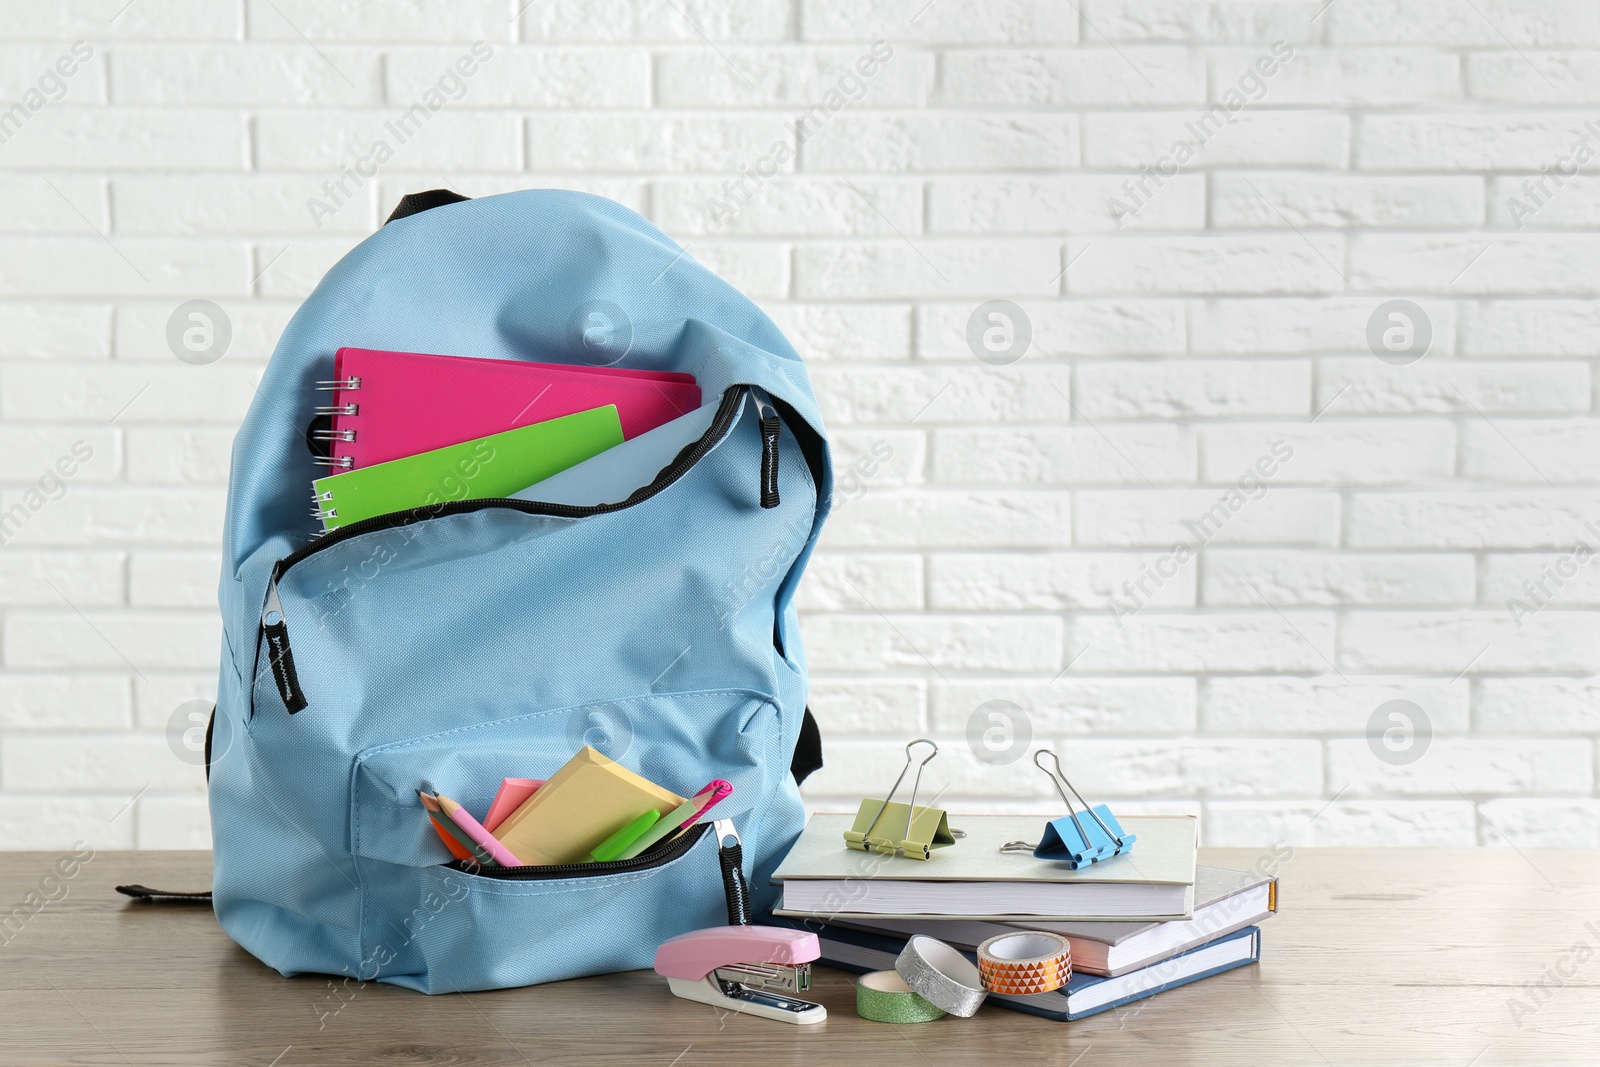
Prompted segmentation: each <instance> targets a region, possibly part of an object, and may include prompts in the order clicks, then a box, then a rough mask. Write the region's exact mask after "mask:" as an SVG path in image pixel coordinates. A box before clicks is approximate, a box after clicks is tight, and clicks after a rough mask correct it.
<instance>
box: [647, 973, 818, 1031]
mask: <svg viewBox="0 0 1600 1067" xmlns="http://www.w3.org/2000/svg"><path fill="white" fill-rule="evenodd" d="M667 986H668V988H670V989H671V990H672V992H673V994H674V995H676V996H680V997H682V998H683V999H685V1000H695V1001H699V1002H700V1003H701V1004H710V1005H711V1006H712V1007H715V1008H726V1009H727V1010H729V1011H738V1012H743V1013H744V1014H746V1015H755V1016H759V1017H760V1018H763V1019H776V1020H778V1021H779V1022H786V1023H799V1024H800V1025H802V1026H803V1025H805V1024H807V1023H820V1022H821V1021H822V1020H824V1019H826V1018H827V1017H828V1009H827V1008H825V1007H823V1006H822V1005H821V1004H813V1003H812V1002H811V1001H809V1000H799V999H797V998H795V997H790V996H785V995H784V994H782V993H774V992H772V991H771V990H768V989H751V988H749V987H747V986H744V985H742V984H740V983H739V982H732V981H729V980H727V979H725V978H718V977H717V975H716V973H715V972H713V973H711V974H708V975H706V976H705V977H704V978H700V979H694V978H668V979H667Z"/></svg>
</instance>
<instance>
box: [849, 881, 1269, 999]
mask: <svg viewBox="0 0 1600 1067" xmlns="http://www.w3.org/2000/svg"><path fill="white" fill-rule="evenodd" d="M1277 910H1278V880H1277V879H1276V878H1274V877H1272V876H1271V875H1264V874H1257V873H1255V872H1253V871H1230V870H1224V869H1223V868H1221V867H1205V866H1200V867H1196V868H1195V879H1194V918H1192V919H1173V920H1171V921H1169V922H1146V923H1138V922H1049V921H1046V920H1031V921H1026V922H1012V923H997V922H985V921H982V920H978V919H847V920H846V919H840V920H835V922H834V924H835V925H837V926H849V927H855V928H857V929H861V930H870V931H874V932H878V933H888V934H895V935H898V936H901V937H909V936H910V935H912V934H926V935H928V936H929V937H936V938H938V939H939V940H940V941H945V942H948V943H949V944H952V945H954V946H956V947H957V948H966V949H976V948H977V947H978V946H979V945H981V944H982V943H983V942H985V941H987V940H988V939H989V938H991V937H996V936H998V935H1000V934H1006V933H1011V932H1012V931H1013V930H1016V929H1019V928H1020V929H1028V930H1045V931H1048V932H1050V933H1055V934H1060V935H1061V936H1062V937H1065V938H1066V939H1067V940H1068V941H1070V942H1071V943H1072V969H1073V970H1074V971H1083V972H1085V973H1087V974H1098V975H1104V976H1106V977H1109V978H1115V977H1118V976H1120V975H1124V974H1127V973H1129V972H1130V971H1136V970H1138V969H1139V968H1141V967H1146V966H1148V965H1150V964H1152V963H1157V962H1159V961H1161V960H1164V959H1167V958H1169V957H1172V956H1176V955H1179V954H1180V953H1183V952H1187V951H1188V950H1189V949H1192V948H1198V947H1199V946H1201V945H1204V944H1207V943H1209V942H1211V941H1215V940H1216V939H1218V938H1220V937H1225V936H1227V935H1228V934H1231V933H1233V932H1234V931H1236V930H1242V929H1244V928H1245V927H1246V926H1255V925H1257V924H1259V923H1261V922H1263V921H1265V920H1266V919H1267V918H1268V917H1269V916H1271V915H1272V914H1273V913H1274V912H1276V911H1277Z"/></svg>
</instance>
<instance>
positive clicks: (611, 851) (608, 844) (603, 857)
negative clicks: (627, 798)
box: [589, 808, 661, 863]
mask: <svg viewBox="0 0 1600 1067" xmlns="http://www.w3.org/2000/svg"><path fill="white" fill-rule="evenodd" d="M660 819H661V813H660V812H659V811H657V810H655V809H654V808H651V809H650V810H649V811H647V812H645V813H644V814H643V815H641V816H639V817H638V818H637V819H634V820H633V821H631V822H629V823H628V825H626V826H624V827H623V828H622V829H620V830H618V831H617V832H616V833H614V834H612V835H611V836H610V837H608V838H606V839H605V840H604V841H602V842H600V843H599V844H598V845H596V846H595V847H594V851H592V852H590V853H589V862H590V863H606V862H608V861H610V860H615V859H632V858H633V856H632V855H630V856H624V855H623V852H625V851H626V850H627V849H628V847H629V846H630V845H632V844H633V843H634V842H635V841H637V840H638V839H639V838H640V837H641V836H643V834H644V832H645V831H646V830H648V829H650V827H652V826H654V825H655V824H656V823H657V822H658V821H660ZM643 851H644V849H642V848H641V849H640V850H639V852H643ZM637 854H638V853H634V854H633V855H637Z"/></svg>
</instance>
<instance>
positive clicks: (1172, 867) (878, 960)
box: [773, 814, 1278, 1021]
mask: <svg viewBox="0 0 1600 1067" xmlns="http://www.w3.org/2000/svg"><path fill="white" fill-rule="evenodd" d="M852 821H853V816H850V815H829V814H818V815H813V816H812V817H811V819H810V821H809V822H808V823H807V825H806V829H805V832H804V833H802V834H801V836H800V839H799V840H798V841H797V842H796V843H795V847H794V848H793V849H792V850H791V851H790V853H789V855H788V856H787V857H786V858H785V859H784V861H783V863H782V864H781V865H780V866H779V868H778V870H777V871H776V872H775V874H774V876H773V877H774V880H775V881H777V882H778V883H780V884H781V886H782V888H783V900H782V903H781V905H780V906H779V907H778V908H776V909H775V910H774V918H773V921H774V922H777V923H783V924H786V925H790V926H795V927H798V928H800V929H806V930H811V931H813V932H815V933H816V934H817V936H818V938H819V939H820V941H821V942H822V960H823V962H825V963H829V964H833V965H834V966H837V967H843V968H845V969H847V970H853V971H879V970H892V969H894V963H895V958H896V957H897V956H898V955H899V954H900V950H901V949H902V948H903V947H904V946H905V942H906V940H907V939H908V938H910V937H911V936H912V935H913V934H926V935H927V936H929V937H936V938H938V939H939V940H941V941H944V942H946V943H948V944H950V945H952V946H954V947H955V948H957V949H959V950H961V951H962V952H964V953H965V954H967V955H968V956H969V957H973V956H974V954H975V952H976V949H977V946H978V945H979V944H981V943H982V942H984V941H986V940H987V939H989V938H991V937H994V936H995V935H997V934H1003V933H1008V932H1011V931H1014V930H1017V929H1023V930H1044V931H1048V932H1051V933H1056V934H1060V935H1061V936H1063V937H1065V938H1066V939H1067V940H1068V941H1069V942H1070V943H1071V947H1072V980H1071V982H1069V983H1068V984H1067V985H1066V986H1064V987H1063V988H1061V989H1059V990H1056V991H1054V992H1049V993H1033V994H1026V995H1008V994H999V993H992V994H990V996H989V1000H990V1001H991V1002H993V1003H996V1004H1000V1005H1003V1006H1005V1007H1008V1008H1014V1009H1016V1010H1018V1011H1025V1012H1029V1013H1032V1014H1035V1015H1043V1016H1047V1017H1049V1018H1053V1019H1060V1020H1063V1021H1065V1020H1072V1019H1081V1018H1084V1017H1086V1016H1090V1015H1094V1014H1097V1013H1099V1012H1102V1011H1108V1010H1110V1009H1113V1008H1118V1007H1121V1006H1122V1005H1124V1004H1128V1003H1130V1002H1132V1001H1136V1000H1142V999H1144V998H1145V997H1150V996H1154V995H1155V994H1157V993H1160V992H1162V991H1163V990H1167V989H1171V988H1174V987H1175V986H1181V985H1187V984H1188V983H1190V982H1196V981H1199V980H1200V979H1202V978H1209V977H1210V976H1212V975H1214V974H1221V973H1223V972H1224V971H1231V970H1234V969H1235V968H1238V967H1244V966H1246V965H1248V964H1251V963H1255V962H1257V961H1258V960H1259V959H1260V958H1261V931H1260V928H1259V926H1258V925H1257V924H1259V923H1260V922H1261V921H1262V920H1263V919H1265V918H1267V917H1268V916H1269V915H1271V914H1272V913H1273V912H1275V911H1277V908H1278V893H1277V879H1276V878H1274V877H1272V876H1271V875H1270V874H1265V873H1260V872H1258V871H1232V870H1224V869H1222V868H1218V867H1201V866H1197V864H1196V863H1195V834H1196V824H1197V823H1196V820H1195V819H1193V818H1191V817H1187V816H1177V817H1134V816H1130V817H1128V818H1125V819H1123V820H1122V824H1123V826H1124V827H1125V828H1126V829H1127V831H1128V832H1130V833H1132V834H1135V835H1136V836H1137V838H1138V840H1137V843H1136V844H1135V845H1134V847H1133V848H1132V849H1131V850H1130V851H1129V852H1127V853H1126V854H1124V855H1121V856H1117V857H1114V858H1112V859H1109V860H1105V861H1102V862H1099V863H1095V864H1092V865H1089V866H1087V867H1085V868H1084V869H1082V870H1077V871H1074V870H1070V869H1068V867H1067V865H1066V864H1065V863H1061V862H1055V861H1050V860H1040V859H1035V858H1034V857H1033V855H1032V854H1031V853H1030V852H1029V851H1026V850H1022V849H1018V848H1016V847H1015V843H1016V842H1018V841H1026V842H1029V843H1030V844H1031V843H1032V842H1036V841H1037V840H1038V838H1039V833H1040V831H1041V830H1042V829H1043V824H1044V819H1043V818H1041V817H1040V816H1030V815H1021V816H1018V815H962V816H955V815H952V816H951V817H950V824H951V827H952V828H953V829H958V830H961V831H964V835H965V836H964V837H962V838H960V839H959V840H958V841H957V842H956V844H955V845H952V846H950V847H948V848H942V849H940V850H938V852H937V853H935V855H934V856H933V857H932V858H930V859H928V860H926V861H920V862H919V861H916V860H907V859H904V858H898V857H893V856H885V855H879V854H876V853H869V852H857V851H853V850H851V849H847V848H846V847H845V845H844V837H843V834H844V831H845V830H847V829H849V827H850V825H851V822H852ZM1008 844H1011V845H1012V846H1013V847H1012V848H1010V849H1007V848H1005V846H1006V845H1008Z"/></svg>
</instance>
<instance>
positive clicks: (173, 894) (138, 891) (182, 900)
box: [117, 885, 211, 904]
mask: <svg viewBox="0 0 1600 1067" xmlns="http://www.w3.org/2000/svg"><path fill="white" fill-rule="evenodd" d="M117 892H119V893H121V894H122V895H123V896H125V897H132V898H133V899H134V900H170V901H172V902H173V903H176V904H210V903H211V890H209V889H208V890H206V891H205V892H204V893H183V892H178V891H175V890H171V889H151V888H150V887H149V886H145V885H119V886H117Z"/></svg>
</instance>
